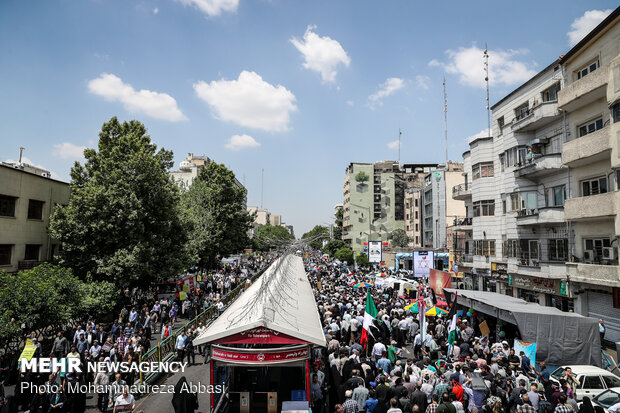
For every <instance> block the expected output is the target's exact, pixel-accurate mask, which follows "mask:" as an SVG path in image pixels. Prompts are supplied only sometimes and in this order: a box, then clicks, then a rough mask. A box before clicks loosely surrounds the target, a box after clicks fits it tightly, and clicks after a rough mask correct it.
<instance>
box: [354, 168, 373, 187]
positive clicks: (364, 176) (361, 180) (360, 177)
mask: <svg viewBox="0 0 620 413" xmlns="http://www.w3.org/2000/svg"><path fill="white" fill-rule="evenodd" d="M369 179H370V176H368V174H367V173H366V172H364V171H360V172H359V173H358V174H357V175H355V181H356V182H359V183H360V184H363V183H365V182H368V180H369Z"/></svg>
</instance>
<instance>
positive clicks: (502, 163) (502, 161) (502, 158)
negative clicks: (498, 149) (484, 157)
mask: <svg viewBox="0 0 620 413" xmlns="http://www.w3.org/2000/svg"><path fill="white" fill-rule="evenodd" d="M505 165H506V154H505V153H500V154H499V167H500V169H501V171H502V172H504V166H505Z"/></svg>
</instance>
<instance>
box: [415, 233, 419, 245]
mask: <svg viewBox="0 0 620 413" xmlns="http://www.w3.org/2000/svg"><path fill="white" fill-rule="evenodd" d="M415 243H416V244H419V243H420V237H418V236H417V235H416V237H415Z"/></svg>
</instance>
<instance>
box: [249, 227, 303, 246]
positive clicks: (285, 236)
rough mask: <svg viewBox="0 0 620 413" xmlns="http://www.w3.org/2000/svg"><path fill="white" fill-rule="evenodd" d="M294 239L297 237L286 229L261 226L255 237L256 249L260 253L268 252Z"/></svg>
mask: <svg viewBox="0 0 620 413" xmlns="http://www.w3.org/2000/svg"><path fill="white" fill-rule="evenodd" d="M293 239H295V237H294V236H293V235H291V233H290V232H288V230H287V229H286V228H284V227H281V226H275V225H271V224H267V225H261V226H260V227H259V228H258V231H257V234H256V237H254V248H255V249H256V250H258V251H268V250H270V249H272V248H277V247H278V246H280V245H282V243H283V242H284V241H287V240H293Z"/></svg>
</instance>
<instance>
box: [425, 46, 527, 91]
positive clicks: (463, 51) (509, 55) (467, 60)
mask: <svg viewBox="0 0 620 413" xmlns="http://www.w3.org/2000/svg"><path fill="white" fill-rule="evenodd" d="M483 53H484V50H483V49H480V48H478V47H476V46H472V47H469V48H465V47H461V48H459V49H458V50H446V55H447V56H448V58H449V61H448V62H447V63H443V62H440V61H438V60H437V59H433V60H431V61H430V62H429V63H428V65H429V66H431V67H433V66H439V67H442V68H443V69H444V70H445V71H446V72H447V73H450V74H453V75H458V76H459V82H460V83H462V84H464V85H467V86H472V87H485V84H486V83H485V80H484V77H485V72H484V58H483ZM527 53H528V51H527V50H500V49H498V50H489V83H490V84H491V85H492V86H494V85H499V84H502V85H505V86H511V85H515V84H519V83H523V82H525V81H527V80H529V79H530V78H531V77H532V76H534V75H535V74H536V70H534V69H532V68H531V66H535V64H533V63H525V62H522V61H519V60H516V59H515V57H516V56H519V55H523V54H527Z"/></svg>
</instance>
